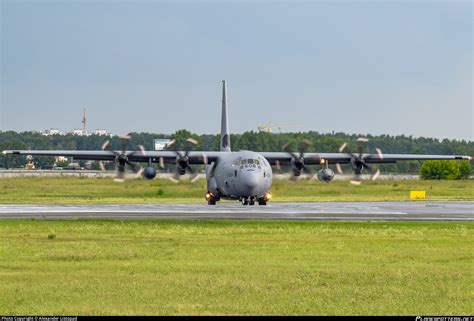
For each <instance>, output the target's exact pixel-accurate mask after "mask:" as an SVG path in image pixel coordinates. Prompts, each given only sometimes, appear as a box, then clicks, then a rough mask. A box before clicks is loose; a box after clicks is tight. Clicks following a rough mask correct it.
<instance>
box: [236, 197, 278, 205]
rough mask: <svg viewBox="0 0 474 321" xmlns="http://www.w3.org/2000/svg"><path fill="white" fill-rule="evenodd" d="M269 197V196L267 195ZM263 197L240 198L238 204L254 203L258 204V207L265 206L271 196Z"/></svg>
mask: <svg viewBox="0 0 474 321" xmlns="http://www.w3.org/2000/svg"><path fill="white" fill-rule="evenodd" d="M268 195H269V194H268ZM268 195H265V196H264V197H258V198H257V197H254V196H250V197H242V198H241V199H240V202H241V203H242V205H255V202H258V205H267V202H268V201H269V200H270V198H271V196H268Z"/></svg>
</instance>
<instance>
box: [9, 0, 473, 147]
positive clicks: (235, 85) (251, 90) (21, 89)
mask: <svg viewBox="0 0 474 321" xmlns="http://www.w3.org/2000/svg"><path fill="white" fill-rule="evenodd" d="M0 2H1V64H2V65H1V90H2V92H1V94H2V96H1V108H0V130H17V131H23V130H43V129H47V128H59V129H61V130H63V131H69V130H71V129H73V128H80V127H81V118H82V109H83V108H86V109H87V113H88V129H89V130H95V129H98V128H104V129H107V130H109V131H111V132H113V133H125V132H129V131H149V132H157V133H172V132H174V131H176V130H178V129H182V128H186V129H188V130H190V131H192V132H197V133H217V132H219V131H220V129H219V126H220V100H221V80H222V79H226V80H227V82H228V101H229V109H230V110H229V113H230V117H231V118H230V129H231V131H232V132H243V131H247V130H257V126H258V125H259V124H263V123H266V122H268V121H269V120H270V119H271V120H272V122H273V123H274V124H275V125H294V126H295V127H293V128H288V130H293V131H308V130H315V131H319V132H331V131H333V130H334V131H342V132H347V133H371V134H390V135H395V134H405V135H413V136H416V137H418V136H425V137H436V138H445V137H446V138H456V139H467V140H474V128H473V123H474V116H473V81H472V78H473V62H472V60H473V29H472V27H473V25H472V24H473V2H471V1H445V2H443V1H436V2H434V1H367V2H365V1H364V2H362V1H327V2H323V1H305V2H295V1H279V2H270V1H227V2H222V1H206V2H199V1H173V2H171V1H105V0H104V1H98V0H97V1H91V0H80V1H41V0H34V1H33V0H31V1H18V0H15V1H13V0H0ZM296 125H299V126H296Z"/></svg>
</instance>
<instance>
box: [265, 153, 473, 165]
mask: <svg viewBox="0 0 474 321" xmlns="http://www.w3.org/2000/svg"><path fill="white" fill-rule="evenodd" d="M259 154H261V155H262V156H263V157H265V158H266V159H267V160H268V162H269V163H270V164H271V165H275V164H276V163H277V161H278V162H280V164H282V165H288V164H291V159H292V157H293V156H292V155H291V154H289V153H285V152H263V153H259ZM296 156H299V154H296ZM302 156H303V158H304V162H305V164H308V165H312V164H320V163H321V162H322V161H323V160H324V162H329V164H335V163H339V164H347V163H349V162H350V161H351V158H352V155H351V154H348V153H304V154H303V155H302ZM362 158H363V159H364V160H365V162H366V163H380V164H382V163H396V162H397V161H408V160H419V161H423V160H471V159H472V158H471V157H470V156H465V155H418V154H383V155H382V154H380V155H379V154H362Z"/></svg>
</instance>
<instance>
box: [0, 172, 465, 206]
mask: <svg viewBox="0 0 474 321" xmlns="http://www.w3.org/2000/svg"><path fill="white" fill-rule="evenodd" d="M411 190H424V191H426V198H427V200H428V201H472V200H474V180H464V181H418V180H412V181H408V180H406V181H388V180H384V181H382V180H380V181H365V182H364V183H363V184H362V185H361V186H353V185H351V184H350V183H349V182H348V181H334V182H331V183H329V184H326V183H321V182H319V181H317V180H311V181H308V180H305V179H301V180H300V181H298V182H296V183H292V182H289V181H287V180H274V182H273V185H272V188H271V192H272V194H273V196H274V197H273V201H275V202H316V201H335V202H338V201H341V202H343V201H407V200H409V194H410V191H411ZM205 192H206V181H205V180H199V181H197V182H195V183H194V184H192V183H190V182H189V181H186V180H183V181H181V182H180V183H177V184H175V183H173V182H171V181H169V180H167V179H157V180H153V181H144V180H141V179H133V180H127V181H125V182H124V183H117V182H114V181H113V180H112V179H100V178H77V177H76V178H75V177H63V178H61V177H48V178H47V177H24V178H5V179H0V204H137V203H162V204H163V203H167V204H169V203H205V200H204V194H205Z"/></svg>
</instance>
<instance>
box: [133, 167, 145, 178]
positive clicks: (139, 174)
mask: <svg viewBox="0 0 474 321" xmlns="http://www.w3.org/2000/svg"><path fill="white" fill-rule="evenodd" d="M144 170H145V169H144V168H143V166H140V169H139V170H138V172H137V175H136V176H135V177H136V178H140V177H142V174H143V171H144Z"/></svg>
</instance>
